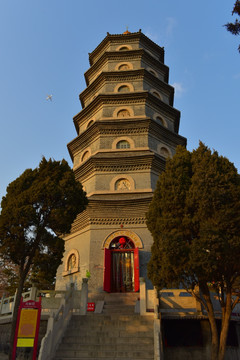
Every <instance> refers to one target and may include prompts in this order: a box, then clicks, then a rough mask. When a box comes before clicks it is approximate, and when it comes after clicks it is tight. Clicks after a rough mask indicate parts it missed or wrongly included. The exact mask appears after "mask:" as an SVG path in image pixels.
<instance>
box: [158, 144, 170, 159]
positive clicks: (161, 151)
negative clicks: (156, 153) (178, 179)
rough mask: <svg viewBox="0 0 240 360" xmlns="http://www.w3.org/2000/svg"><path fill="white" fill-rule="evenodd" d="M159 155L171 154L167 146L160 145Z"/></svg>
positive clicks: (167, 155) (168, 155)
mask: <svg viewBox="0 0 240 360" xmlns="http://www.w3.org/2000/svg"><path fill="white" fill-rule="evenodd" d="M160 155H162V156H163V157H165V158H167V157H170V156H171V155H170V152H169V150H168V149H167V148H165V147H164V146H162V147H161V149H160Z"/></svg>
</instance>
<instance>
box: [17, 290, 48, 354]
mask: <svg viewBox="0 0 240 360" xmlns="http://www.w3.org/2000/svg"><path fill="white" fill-rule="evenodd" d="M40 318H41V297H40V298H39V301H33V300H28V301H25V302H23V300H22V299H21V303H20V306H19V309H18V317H17V326H16V331H15V339H14V346H13V355H12V359H13V360H14V359H15V357H16V351H17V348H18V347H19V348H23V347H24V348H25V347H28V348H33V357H32V359H33V360H35V359H36V355H37V342H38V333H39V326H40Z"/></svg>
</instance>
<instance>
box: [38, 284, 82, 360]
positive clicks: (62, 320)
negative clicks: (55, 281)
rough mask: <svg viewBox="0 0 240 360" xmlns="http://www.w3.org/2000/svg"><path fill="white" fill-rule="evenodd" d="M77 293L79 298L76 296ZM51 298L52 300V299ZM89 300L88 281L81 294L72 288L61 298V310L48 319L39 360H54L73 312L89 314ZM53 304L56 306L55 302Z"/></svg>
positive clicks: (52, 312)
mask: <svg viewBox="0 0 240 360" xmlns="http://www.w3.org/2000/svg"><path fill="white" fill-rule="evenodd" d="M76 293H77V296H75V295H76ZM79 295H80V296H79ZM46 298H47V297H46ZM49 298H50V299H51V297H49ZM43 299H44V298H43ZM53 299H54V297H53ZM55 299H56V298H55ZM87 300H88V279H83V282H82V289H81V291H80V294H79V291H78V292H76V291H75V290H74V288H73V287H71V288H70V289H69V291H68V292H67V293H66V294H65V297H64V298H63V297H62V298H60V304H59V309H58V310H57V312H54V311H51V314H50V317H49V318H48V325H47V332H46V335H45V336H44V338H43V339H42V342H41V348H40V351H39V356H38V360H50V359H52V358H53V356H54V354H55V352H56V349H57V347H58V345H59V344H60V342H61V340H62V338H63V335H64V333H65V331H66V328H67V326H68V324H69V321H70V320H71V317H72V315H73V312H74V311H75V312H76V310H77V311H78V313H79V315H85V314H86V313H87ZM53 304H55V302H54V301H53ZM50 305H51V303H50Z"/></svg>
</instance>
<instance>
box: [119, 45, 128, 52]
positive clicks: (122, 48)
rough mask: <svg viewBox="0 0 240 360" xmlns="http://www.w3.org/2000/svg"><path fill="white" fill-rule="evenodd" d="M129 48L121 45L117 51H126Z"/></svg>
mask: <svg viewBox="0 0 240 360" xmlns="http://www.w3.org/2000/svg"><path fill="white" fill-rule="evenodd" d="M127 50H129V48H128V47H127V46H121V47H120V48H119V49H118V51H127Z"/></svg>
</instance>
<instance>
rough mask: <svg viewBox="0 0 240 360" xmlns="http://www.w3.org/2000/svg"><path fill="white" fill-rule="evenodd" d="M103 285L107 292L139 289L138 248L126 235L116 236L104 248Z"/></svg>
mask: <svg viewBox="0 0 240 360" xmlns="http://www.w3.org/2000/svg"><path fill="white" fill-rule="evenodd" d="M104 251H105V253H104V285H103V288H104V290H105V291H107V292H134V291H138V290H139V254H138V248H137V247H135V244H134V242H133V241H132V240H131V238H129V237H128V236H121V235H119V236H116V237H115V238H114V239H113V240H112V241H111V242H110V244H109V248H108V249H107V248H105V249H104Z"/></svg>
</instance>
